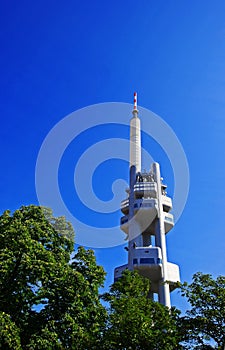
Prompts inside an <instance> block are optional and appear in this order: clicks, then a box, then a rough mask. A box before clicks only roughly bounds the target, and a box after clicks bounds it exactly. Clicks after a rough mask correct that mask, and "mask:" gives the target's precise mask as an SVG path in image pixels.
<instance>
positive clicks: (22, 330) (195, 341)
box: [0, 205, 225, 350]
mask: <svg viewBox="0 0 225 350" xmlns="http://www.w3.org/2000/svg"><path fill="white" fill-rule="evenodd" d="M104 278H105V272H104V270H103V268H102V267H101V266H99V265H97V263H96V259H95V255H94V252H93V251H92V250H86V249H84V248H83V247H79V248H78V249H77V251H76V252H74V232H73V228H72V226H71V224H70V223H68V222H67V221H66V219H65V218H64V217H59V218H55V217H54V216H53V215H52V211H51V210H50V209H48V208H42V207H38V206H34V205H30V206H23V207H21V208H20V209H18V210H16V211H15V212H14V213H13V214H11V213H10V211H5V212H4V213H3V214H2V215H1V216H0V349H4V350H53V349H54V350H57V349H59V350H66V349H72V350H89V349H93V350H95V349H96V350H97V349H98V350H145V349H146V350H149V349H151V350H161V349H163V350H175V349H176V350H181V349H196V350H197V349H198V350H207V349H217V350H224V349H225V277H223V276H219V277H218V278H216V279H213V278H212V276H211V275H208V274H207V275H206V274H202V273H196V274H195V275H194V276H193V281H192V283H190V284H187V283H183V284H180V285H179V287H180V289H181V294H182V295H183V296H185V297H186V298H187V300H188V301H189V303H190V310H188V311H187V312H186V315H185V316H180V312H179V311H178V310H176V309H175V308H172V309H170V310H169V309H168V308H167V307H165V306H163V305H161V304H159V303H158V302H155V301H153V300H151V298H149V290H150V282H149V280H148V279H145V278H144V277H141V276H140V275H139V274H138V273H137V272H135V271H128V270H125V271H124V273H123V275H122V277H121V278H120V279H119V280H118V281H116V282H115V283H113V284H112V286H111V287H110V289H109V291H108V292H107V293H104V294H103V295H100V294H99V288H100V287H101V286H103V283H104Z"/></svg>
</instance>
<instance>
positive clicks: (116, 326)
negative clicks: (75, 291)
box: [104, 270, 180, 350]
mask: <svg viewBox="0 0 225 350" xmlns="http://www.w3.org/2000/svg"><path fill="white" fill-rule="evenodd" d="M149 290H150V282H149V280H148V279H146V278H144V277H142V276H140V275H139V274H138V273H137V272H136V271H129V270H125V271H124V273H123V276H122V277H121V278H120V279H119V280H118V281H116V282H115V283H114V284H113V285H112V286H111V288H110V291H109V293H106V294H105V295H104V300H106V301H108V302H109V305H110V313H109V320H108V327H107V330H106V334H105V339H106V344H105V349H110V350H114V349H115V350H128V349H129V350H138V349H140V350H141V349H146V350H147V349H151V350H159V349H164V350H173V349H175V348H176V349H179V345H178V343H179V340H180V338H179V333H178V332H177V329H176V322H177V317H178V314H179V312H178V311H177V310H175V309H171V310H169V309H168V308H167V307H165V306H163V305H161V304H159V303H158V302H154V301H152V300H151V299H150V298H148V295H149Z"/></svg>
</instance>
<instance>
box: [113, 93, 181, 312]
mask: <svg viewBox="0 0 225 350" xmlns="http://www.w3.org/2000/svg"><path fill="white" fill-rule="evenodd" d="M132 113H133V117H132V118H131V121H130V185H129V190H127V191H126V192H127V198H126V199H124V200H123V201H122V202H121V212H122V214H123V216H122V217H121V220H120V227H121V230H123V232H124V233H125V234H126V239H127V241H128V246H127V247H126V248H125V249H126V250H127V251H128V263H127V264H125V265H122V266H119V267H117V268H116V269H115V271H114V280H115V281H116V280H117V279H118V278H120V277H121V275H122V272H123V270H125V269H129V270H137V271H138V272H139V273H140V274H141V275H143V276H144V277H147V278H149V280H150V281H151V290H150V294H151V295H152V297H153V294H154V293H156V294H157V295H158V301H159V302H160V303H161V304H163V305H165V306H168V307H170V306H171V303H170V292H171V291H173V290H174V289H175V288H176V283H177V282H178V281H180V272H179V266H178V265H176V264H173V263H170V262H168V261H167V248H166V234H167V233H168V232H169V231H170V230H171V229H172V228H173V226H174V218H173V215H172V214H171V212H170V211H171V210H172V199H171V198H170V197H168V196H167V192H166V188H167V186H166V185H165V184H164V183H163V181H162V180H163V179H162V177H161V174H160V166H159V164H158V163H152V164H151V167H150V170H149V172H142V171H141V126H140V124H141V123H140V119H139V116H138V109H137V94H136V93H135V94H134V109H133V112H132Z"/></svg>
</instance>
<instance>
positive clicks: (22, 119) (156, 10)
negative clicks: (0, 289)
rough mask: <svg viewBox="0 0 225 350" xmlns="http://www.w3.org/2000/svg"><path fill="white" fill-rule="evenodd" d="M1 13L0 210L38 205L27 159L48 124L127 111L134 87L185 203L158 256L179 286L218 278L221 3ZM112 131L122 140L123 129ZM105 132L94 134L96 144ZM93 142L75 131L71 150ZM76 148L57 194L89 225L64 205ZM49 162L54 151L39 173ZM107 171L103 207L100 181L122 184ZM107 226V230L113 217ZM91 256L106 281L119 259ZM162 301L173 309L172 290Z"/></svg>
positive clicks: (224, 111) (224, 248)
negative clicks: (167, 150)
mask: <svg viewBox="0 0 225 350" xmlns="http://www.w3.org/2000/svg"><path fill="white" fill-rule="evenodd" d="M0 6H1V7H0V38H1V41H0V43H1V55H0V69H1V95H0V98H1V103H0V110H1V129H0V134H1V136H0V141H1V182H0V186H1V197H0V210H1V212H2V211H4V210H5V209H11V210H12V211H13V210H15V209H17V208H18V207H20V206H21V205H23V204H30V203H35V204H37V203H38V201H37V196H36V191H35V164H36V159H37V156H38V152H39V149H40V147H41V144H42V142H43V140H44V138H45V137H46V135H47V134H48V132H49V131H50V130H51V129H52V128H53V127H54V125H55V124H56V123H58V122H59V121H60V120H61V119H62V118H64V117H65V116H67V115H68V114H69V113H71V112H73V111H76V110H78V109H80V108H83V107H86V106H89V105H92V104H97V103H102V102H125V103H132V99H133V92H134V91H138V103H139V104H140V105H141V106H143V107H145V108H147V109H149V110H151V111H153V112H154V113H156V114H157V115H159V116H160V117H161V118H163V119H164V120H165V122H167V123H168V124H169V125H170V127H171V128H172V129H173V130H174V132H175V133H176V135H177V137H178V138H179V140H180V141H181V143H182V145H183V148H184V151H185V153H186V156H187V159H188V163H189V169H190V179H191V181H190V192H189V197H188V201H187V204H186V207H185V210H184V212H183V215H182V217H181V218H180V220H179V221H178V223H177V224H176V226H175V227H174V229H173V230H172V231H171V232H170V233H169V235H168V256H169V260H170V261H173V262H175V263H178V264H179V265H180V269H181V277H182V280H188V281H190V279H191V276H192V274H193V273H194V272H197V271H202V272H205V273H212V274H213V275H214V276H216V275H218V274H223V275H224V274H225V254H224V252H225V239H224V220H223V219H224V199H225V186H224V184H223V182H224V179H225V165H224V150H225V137H224V135H225V89H224V82H225V20H224V19H225V3H224V1H222V0H221V1H220V0H218V1H216V2H212V1H201V0H200V1H197V2H196V1H192V0H191V1H189V2H188V3H187V2H186V1H168V2H165V1H149V0H148V1H147V0H146V1H145V0H143V1H140V2H137V1H126V0H125V1H122V2H121V1H120V2H119V1H117V0H116V1H113V2H111V3H108V2H105V1H95V2H91V1H86V2H81V1H67V2H63V1H55V2H53V1H49V0H45V1H42V0H40V1H39V2H27V1H23V0H22V1H20V2H16V1H11V2H1V5H0ZM127 118H128V120H129V118H130V116H129V115H128V116H127ZM111 132H112V130H111ZM114 132H115V134H116V135H118V136H119V137H123V136H121V135H122V134H124V135H125V134H126V135H125V136H124V137H125V138H126V137H127V135H128V131H127V130H125V129H124V130H123V129H119V130H114ZM108 133H109V130H108V129H107V128H105V129H104V128H103V129H102V130H100V133H99V134H98V136H97V139H98V140H99V139H100V138H101V135H108ZM93 135H96V132H94V134H93ZM93 135H92V136H91V134H90V135H86V138H84V139H83V140H82V141H80V143H79V145H81V146H79V147H81V149H85V145H86V146H87V147H88V145H89V143H90V141H91V140H92V137H94V136H93ZM105 137H110V133H109V136H105ZM85 140H88V141H87V144H86V141H85ZM93 141H94V142H96V139H94V138H93ZM74 142H75V141H74ZM143 142H144V144H145V146H146V147H147V148H151V150H150V153H151V152H153V154H154V159H155V160H158V161H159V162H160V164H161V167H162V172H163V176H164V179H165V182H166V183H167V184H168V185H169V188H168V192H169V194H172V192H173V178H172V172H171V169H169V165H168V160H167V159H166V157H165V155H163V154H162V153H163V152H162V150H161V149H160V147H158V148H157V147H156V145H155V143H154V142H153V141H151V140H148V139H145V140H143ZM73 147H74V148H73ZM76 147H78V146H76V145H75V144H74V145H73V144H71V147H70V148H69V149H68V151H67V153H66V152H65V154H64V158H63V160H62V167H61V168H60V171H61V172H60V174H59V179H60V181H61V183H60V186H61V188H64V191H65V193H64V198H65V201H66V200H68V203H67V205H68V206H69V207H73V206H75V205H76V213H77V215H79V217H80V218H82V220H87V221H88V220H89V219H91V220H92V224H93V225H95V224H96V225H97V222H99V221H101V219H100V218H99V217H98V216H97V215H96V218H95V217H93V218H90V217H89V215H88V214H87V213H85V208H82V206H81V205H79V204H78V203H77V201H76V200H75V199H74V204H73V199H72V197H71V196H68V197H67V194H68V193H70V191H72V189H71V190H70V188H69V187H67V186H66V184H67V181H68V186H73V184H72V180H71V178H72V177H73V169H71V163H70V159H72V157H73V150H74V152H76V150H77V148H76ZM81 149H80V151H81ZM74 154H75V153H74ZM51 157H54V154H51V155H50V157H49V164H48V166H51ZM63 162H64V163H63ZM63 165H64V169H63ZM110 169H112V163H110V164H109V167H107V162H106V163H104V164H103V165H102V166H101V167H99V169H97V170H96V172H95V174H94V177H93V184H94V188H95V191H96V193H97V195H98V196H99V197H100V198H101V199H102V200H108V199H109V198H108V196H109V197H110V191H109V193H108V189H111V187H110V186H111V185H110V179H108V174H109V173H110V174H111V175H112V174H113V176H112V181H114V178H115V177H116V176H117V175H118V176H122V177H123V178H124V180H127V174H128V171H127V167H126V164H125V163H124V162H122V163H117V162H115V163H114V164H113V171H110ZM164 170H165V172H164ZM100 174H102V175H100ZM106 176H107V181H106V182H104V181H102V182H101V183H100V181H99V179H102V178H106ZM100 184H101V186H100ZM102 188H104V190H101V189H102ZM78 208H79V209H78ZM119 216H120V214H119V213H117V217H118V220H119ZM107 220H109V225H110V224H111V220H115V216H114V218H113V219H111V218H109V219H107ZM75 231H76V227H75ZM96 255H97V259H98V262H99V263H101V264H103V266H104V268H105V270H106V271H107V273H108V275H107V285H108V284H110V283H111V282H112V272H113V268H114V267H115V266H117V265H120V264H123V263H125V262H126V252H125V251H124V249H123V247H115V248H111V249H96ZM173 302H174V303H175V304H176V305H177V306H179V305H181V303H182V302H181V301H180V300H179V298H178V296H177V295H176V292H174V293H173Z"/></svg>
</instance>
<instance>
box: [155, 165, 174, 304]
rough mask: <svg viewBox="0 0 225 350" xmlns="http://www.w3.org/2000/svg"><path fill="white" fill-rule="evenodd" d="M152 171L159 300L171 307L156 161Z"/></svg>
mask: <svg viewBox="0 0 225 350" xmlns="http://www.w3.org/2000/svg"><path fill="white" fill-rule="evenodd" d="M152 168H153V172H154V174H155V179H156V183H157V197H158V219H157V220H156V232H155V239H156V246H158V247H160V248H161V252H162V272H163V276H162V280H161V281H159V302H160V303H161V304H163V305H165V306H168V307H169V308H170V307H171V304H170V289H169V284H168V283H166V281H168V273H167V251H166V235H165V224H164V214H163V206H162V188H161V174H160V168H159V164H158V163H153V164H152Z"/></svg>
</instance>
